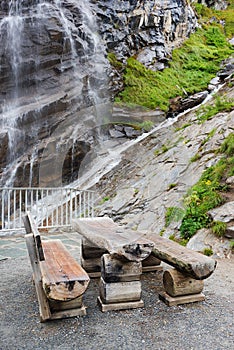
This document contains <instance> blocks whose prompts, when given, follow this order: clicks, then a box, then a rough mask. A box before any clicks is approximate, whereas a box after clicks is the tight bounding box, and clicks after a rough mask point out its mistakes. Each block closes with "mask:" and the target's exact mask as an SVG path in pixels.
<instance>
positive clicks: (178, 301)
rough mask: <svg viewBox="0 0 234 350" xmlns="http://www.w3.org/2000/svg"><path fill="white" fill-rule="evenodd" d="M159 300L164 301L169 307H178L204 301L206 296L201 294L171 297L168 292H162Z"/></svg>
mask: <svg viewBox="0 0 234 350" xmlns="http://www.w3.org/2000/svg"><path fill="white" fill-rule="evenodd" d="M159 299H160V300H162V301H163V302H164V303H165V304H166V305H168V306H177V305H182V304H188V303H195V302H198V301H204V300H205V295H204V294H202V293H199V294H192V295H183V296H178V297H171V296H170V295H169V294H167V293H166V292H162V293H160V294H159Z"/></svg>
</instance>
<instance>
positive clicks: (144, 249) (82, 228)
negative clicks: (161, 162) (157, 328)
mask: <svg viewBox="0 0 234 350" xmlns="http://www.w3.org/2000/svg"><path fill="white" fill-rule="evenodd" d="M73 228H74V229H75V230H76V231H77V232H79V233H80V234H81V235H82V236H83V237H84V238H85V239H86V240H88V241H89V242H91V243H92V244H94V245H95V246H96V247H99V248H100V249H102V250H103V251H107V252H108V253H109V254H110V258H107V257H105V258H103V259H102V262H101V281H102V283H101V285H102V286H103V285H104V287H102V288H101V289H100V295H101V296H100V297H101V298H102V299H103V297H102V296H103V294H104V292H103V288H105V289H106V290H108V289H109V290H110V292H112V294H113V293H118V289H119V286H120V285H116V286H114V285H112V284H111V281H110V283H109V281H108V278H109V276H107V273H106V271H108V273H109V274H110V272H111V275H112V279H113V281H114V280H115V281H117V280H119V281H121V278H123V276H120V274H122V275H123V274H124V273H127V275H128V276H126V279H125V280H127V278H129V276H131V275H133V274H134V273H133V270H135V271H137V272H135V276H137V274H139V269H138V267H137V266H136V264H132V265H130V264H128V267H127V266H125V267H124V263H123V261H124V259H125V261H132V262H141V263H142V262H143V261H144V260H145V259H148V258H149V256H150V255H152V253H153V256H154V258H157V259H159V260H160V261H164V262H165V263H167V264H169V265H171V266H173V267H174V268H173V269H169V270H167V271H165V272H164V275H163V284H164V288H165V292H163V293H161V294H160V295H159V297H160V299H161V300H163V301H164V302H165V303H166V304H167V305H169V306H172V305H179V304H185V303H190V302H195V301H202V300H204V299H205V297H204V295H203V294H202V293H201V292H202V290H203V286H204V283H203V280H204V279H206V278H208V277H209V276H210V275H211V274H212V273H213V271H214V270H215V267H216V261H215V260H214V259H212V258H210V257H207V256H205V255H203V254H201V253H198V252H195V251H192V250H190V249H188V248H186V247H183V246H181V245H179V244H178V243H176V242H173V241H170V240H168V239H166V238H163V237H160V236H158V235H153V234H151V235H150V234H145V233H142V232H137V231H133V230H129V229H125V228H124V227H123V226H118V224H116V223H115V222H114V221H113V220H111V219H110V218H107V217H103V218H100V217H96V218H90V219H83V218H82V219H75V220H73ZM104 256H105V255H104ZM113 257H115V258H117V259H118V260H121V261H122V265H121V266H120V263H119V262H118V263H117V262H114V261H113ZM116 266H117V267H116ZM130 269H132V273H131V271H130ZM124 271H125V272H124ZM126 271H127V272H126ZM120 277H121V278H120ZM138 277H139V276H138ZM138 279H139V278H138ZM128 281H130V279H129V280H128ZM104 282H106V283H104ZM129 283H130V282H128V284H126V288H128V286H129ZM133 288H135V289H137V288H136V286H133ZM129 295H130V293H129ZM116 299H117V295H116ZM117 306H118V305H115V306H113V307H116V308H117ZM126 306H127V304H126ZM103 308H104V307H103ZM116 308H115V309H116ZM104 311H105V310H104Z"/></svg>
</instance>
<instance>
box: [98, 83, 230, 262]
mask: <svg viewBox="0 0 234 350" xmlns="http://www.w3.org/2000/svg"><path fill="white" fill-rule="evenodd" d="M232 81H233V79H232ZM229 82H230V81H227V82H226V84H225V86H223V88H222V90H221V91H220V92H219V94H220V96H222V95H223V97H222V98H224V99H233V98H234V91H233V89H232V87H231V86H232V82H230V84H229ZM208 103H213V102H212V99H211V100H210V101H209V102H208ZM233 125H234V111H233V110H232V111H231V112H221V113H218V114H217V115H216V116H213V117H212V118H211V119H210V120H207V121H205V122H203V123H202V124H201V123H200V122H199V121H198V120H197V115H196V111H191V112H189V113H185V114H184V115H181V116H180V117H179V118H178V120H176V119H175V120H174V121H173V120H171V121H170V122H169V121H168V122H167V123H164V126H163V125H162V126H161V127H160V129H158V128H156V129H155V130H154V131H152V132H151V133H150V134H149V135H148V136H146V137H145V138H141V140H140V141H139V142H138V143H134V144H133V146H132V147H129V148H128V149H127V150H126V151H125V152H122V154H121V160H120V161H119V162H118V165H116V166H115V168H114V169H113V170H112V171H110V172H109V173H106V174H105V175H104V176H103V177H102V178H101V179H100V180H99V182H98V184H97V186H96V191H97V193H98V195H99V198H98V201H97V202H98V204H99V205H98V207H97V214H96V215H101V216H102V215H107V216H109V217H111V218H113V219H114V220H116V221H118V222H120V223H121V224H124V225H127V227H130V228H132V229H136V230H139V231H144V230H145V231H147V232H148V233H149V232H151V233H153V234H160V235H163V236H164V237H167V238H169V237H170V236H173V237H175V238H177V236H178V235H179V227H180V224H181V221H180V220H178V221H177V220H176V221H174V222H172V223H171V224H170V225H169V226H168V227H166V223H165V214H166V212H167V208H170V207H180V208H182V207H183V197H184V195H185V194H186V192H187V191H188V189H189V188H191V187H192V186H193V185H194V184H195V183H196V182H197V181H198V180H199V179H200V177H201V175H202V173H203V171H204V170H205V169H206V168H208V167H210V166H212V165H215V164H216V163H217V161H218V160H219V159H220V154H219V153H218V152H217V150H218V149H219V147H220V145H221V144H222V143H223V140H224V139H225V138H226V137H227V136H228V135H229V134H230V133H233ZM211 132H212V137H211V136H209V135H211ZM196 155H199V156H198V157H196V160H195V157H194V156H196ZM227 184H228V186H229V188H230V190H229V191H228V192H227V193H225V194H224V197H225V196H226V199H225V200H226V202H227V203H228V204H226V205H224V206H223V207H220V208H219V209H214V210H212V211H211V212H210V215H212V217H213V219H214V220H218V221H224V222H225V221H226V222H227V226H228V229H227V234H226V236H228V237H229V238H230V237H232V232H233V200H234V194H233V177H230V178H228V179H227ZM231 189H232V190H231ZM102 198H106V199H108V200H106V201H105V202H104V203H103V201H102V200H101V199H102ZM206 233H207V232H206ZM206 233H205V235H202V234H201V233H200V235H198V243H199V242H200V241H203V244H202V245H201V244H195V240H196V238H194V239H193V241H192V242H193V244H192V243H191V246H193V247H198V248H194V249H198V250H203V249H204V248H206V247H207V248H211V249H212V250H213V252H214V254H217V255H218V256H222V257H223V256H229V255H230V253H231V248H230V241H225V239H227V238H225V237H222V238H218V237H215V236H214V235H211V233H210V231H209V232H208V233H209V234H208V236H207V235H206ZM201 235H202V237H203V238H202V239H201V238H200V237H201ZM204 237H205V238H206V239H205V240H206V241H207V244H206V245H204ZM212 237H213V239H211V238H212ZM201 247H202V248H201Z"/></svg>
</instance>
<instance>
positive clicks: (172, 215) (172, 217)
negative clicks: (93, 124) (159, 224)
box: [165, 207, 184, 227]
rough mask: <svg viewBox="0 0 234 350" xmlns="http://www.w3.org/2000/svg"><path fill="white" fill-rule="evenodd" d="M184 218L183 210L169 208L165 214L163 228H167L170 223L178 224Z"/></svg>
mask: <svg viewBox="0 0 234 350" xmlns="http://www.w3.org/2000/svg"><path fill="white" fill-rule="evenodd" d="M183 216H184V210H183V209H181V208H178V207H169V208H167V210H166V214H165V226H166V227H168V226H169V225H170V223H171V222H178V221H180V220H181V219H182V218H183Z"/></svg>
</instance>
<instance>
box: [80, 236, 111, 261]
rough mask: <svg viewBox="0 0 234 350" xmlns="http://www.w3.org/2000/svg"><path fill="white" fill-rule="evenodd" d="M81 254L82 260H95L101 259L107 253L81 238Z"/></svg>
mask: <svg viewBox="0 0 234 350" xmlns="http://www.w3.org/2000/svg"><path fill="white" fill-rule="evenodd" d="M81 252H82V257H83V258H84V259H96V258H101V256H102V255H103V254H106V253H107V250H106V249H101V248H99V247H98V246H96V245H94V244H92V242H89V241H88V240H87V239H85V238H82V242H81Z"/></svg>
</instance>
